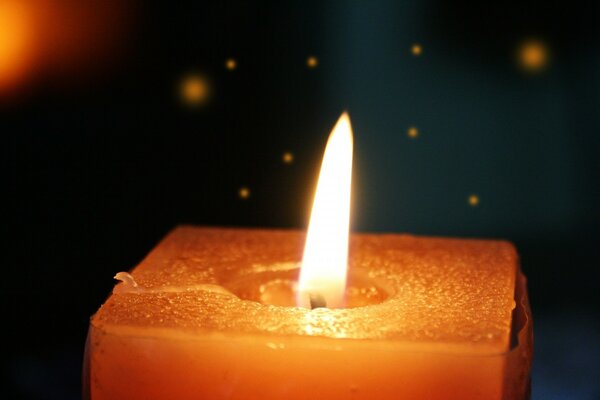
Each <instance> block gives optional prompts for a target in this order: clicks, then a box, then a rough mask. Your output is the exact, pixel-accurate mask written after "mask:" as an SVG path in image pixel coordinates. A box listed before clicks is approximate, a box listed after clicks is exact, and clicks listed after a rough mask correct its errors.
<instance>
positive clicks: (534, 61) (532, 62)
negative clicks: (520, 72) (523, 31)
mask: <svg viewBox="0 0 600 400" xmlns="http://www.w3.org/2000/svg"><path fill="white" fill-rule="evenodd" d="M517 57H518V62H519V65H520V66H521V68H522V69H524V70H525V71H528V72H539V71H541V70H543V69H544V68H546V66H547V65H548V59H549V51H548V47H547V46H546V45H545V44H544V43H543V42H541V41H539V40H535V39H530V40H526V41H524V42H523V43H521V44H520V45H519V47H518V50H517Z"/></svg>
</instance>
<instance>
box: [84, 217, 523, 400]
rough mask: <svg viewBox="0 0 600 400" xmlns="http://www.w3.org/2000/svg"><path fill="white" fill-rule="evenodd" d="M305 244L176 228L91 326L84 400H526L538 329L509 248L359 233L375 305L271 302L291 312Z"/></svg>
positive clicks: (294, 235)
mask: <svg viewBox="0 0 600 400" xmlns="http://www.w3.org/2000/svg"><path fill="white" fill-rule="evenodd" d="M303 238H304V236H303V235H302V233H300V232H289V231H287V232H284V231H259V230H227V229H208V228H192V227H184V228H179V229H177V230H176V231H174V232H173V233H172V234H171V235H169V237H167V239H165V240H164V241H163V242H162V243H161V244H160V245H159V246H158V247H157V248H156V249H155V250H153V252H152V253H151V254H150V255H149V257H148V258H147V259H146V260H145V261H144V262H143V263H142V264H141V265H140V266H139V267H137V268H136V269H135V270H134V271H132V273H131V275H132V278H134V281H131V280H128V279H125V283H120V284H118V285H117V287H116V288H115V290H114V291H113V295H112V296H111V297H110V298H109V299H108V300H107V301H106V303H105V304H104V305H103V306H102V308H101V309H100V310H99V311H98V313H97V314H96V315H95V316H94V317H93V318H92V320H91V323H90V330H89V334H88V340H87V344H86V353H85V354H86V356H85V361H84V399H93V400H105V399H110V400H121V399H123V400H125V399H127V400H138V399H140V400H141V399H144V400H146V399H154V400H162V399H165V400H166V399H173V398H176V399H178V400H187V399H190V400H191V399H197V398H210V399H228V400H235V399H240V400H241V399H244V400H249V399H262V400H267V399H282V398H285V399H287V400H304V399H305V398H307V397H310V398H329V399H336V398H352V399H355V400H363V399H364V400H367V399H369V400H370V399H374V398H376V399H378V400H388V399H390V400H391V399H398V398H402V399H405V400H416V399H419V400H420V399H438V398H439V399H441V398H443V399H446V398H457V399H461V400H526V399H528V398H529V396H530V369H531V354H532V348H533V336H532V319H531V311H530V308H529V302H528V298H527V290H526V280H525V278H524V276H523V275H522V274H521V273H520V272H519V268H518V262H517V260H518V259H517V256H516V253H515V251H514V248H513V247H512V246H511V245H510V244H508V243H506V242H499V241H481V240H462V239H440V238H419V237H413V236H406V235H356V236H354V237H353V238H352V239H351V240H352V243H353V244H352V245H351V246H352V247H351V249H354V250H353V251H351V257H350V271H355V273H357V274H359V275H360V274H363V275H364V276H362V278H364V279H365V283H360V284H359V283H357V282H358V280H357V279H354V283H351V284H350V287H351V288H352V287H354V288H356V291H357V292H358V293H359V294H360V296H359V297H361V296H362V297H361V298H362V299H363V300H364V299H365V298H367V297H368V296H369V293H371V292H374V293H376V294H377V295H376V296H374V297H371V298H370V299H369V300H368V302H370V303H369V304H367V305H364V306H359V307H355V308H348V309H322V308H319V309H315V310H307V309H304V308H298V307H295V306H289V307H286V306H281V305H272V303H271V302H270V301H267V300H268V297H269V296H270V298H273V299H279V298H288V299H294V292H293V290H292V289H290V287H289V282H293V281H294V280H295V277H296V275H297V260H298V258H297V257H298V254H299V251H298V249H301V248H302V244H303ZM281 260H284V261H285V262H284V263H283V264H281V265H286V267H285V268H279V267H278V268H279V269H278V268H273V266H276V265H278V264H277V262H280V261H281ZM281 265H280V266H281ZM264 266H267V267H264ZM351 274H352V273H351ZM252 276H253V278H250V277H252ZM351 276H352V275H351ZM352 280H353V278H349V282H350V281H352ZM134 282H135V285H134V284H133V283H134ZM381 283H383V284H381ZM373 285H374V286H376V287H378V288H379V289H381V290H372V288H373ZM286 286H287V287H288V289H287V290H288V291H287V292H285V290H284V288H285V287H286ZM388 286H389V287H390V288H391V289H389V290H388V289H387V287H388ZM261 288H262V291H261ZM384 288H385V290H384ZM281 290H283V291H284V293H283V294H282V293H280V291H281ZM351 291H352V289H350V290H349V292H348V293H350V292H351ZM382 293H383V295H382ZM265 295H268V296H267V297H264V296H265ZM261 296H262V297H261ZM378 296H382V297H378ZM386 296H387V297H386ZM348 297H349V298H350V297H351V296H350V295H348ZM373 299H375V300H373ZM515 306H516V308H514V311H513V307H515Z"/></svg>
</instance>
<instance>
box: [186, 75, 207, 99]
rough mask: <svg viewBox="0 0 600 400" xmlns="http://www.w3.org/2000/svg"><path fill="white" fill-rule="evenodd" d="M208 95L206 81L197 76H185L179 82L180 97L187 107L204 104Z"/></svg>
mask: <svg viewBox="0 0 600 400" xmlns="http://www.w3.org/2000/svg"><path fill="white" fill-rule="evenodd" d="M209 94H210V90H209V85H208V82H207V80H206V79H204V78H203V77H201V76H199V75H191V76H187V77H185V78H184V79H183V81H182V82H181V96H182V98H183V100H184V101H185V102H186V103H187V104H189V105H199V104H202V103H205V102H206V100H207V99H208V96H209Z"/></svg>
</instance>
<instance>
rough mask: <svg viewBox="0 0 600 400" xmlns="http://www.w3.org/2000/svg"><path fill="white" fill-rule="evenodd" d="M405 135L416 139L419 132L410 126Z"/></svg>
mask: <svg viewBox="0 0 600 400" xmlns="http://www.w3.org/2000/svg"><path fill="white" fill-rule="evenodd" d="M406 134H407V135H408V137H409V138H411V139H416V138H417V136H419V130H418V129H417V128H416V127H414V126H411V127H410V128H408V130H407V131H406Z"/></svg>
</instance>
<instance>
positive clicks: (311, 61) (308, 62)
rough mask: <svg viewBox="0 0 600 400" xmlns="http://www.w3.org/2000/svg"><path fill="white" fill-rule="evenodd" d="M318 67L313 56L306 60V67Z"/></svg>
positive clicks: (317, 61) (317, 62)
mask: <svg viewBox="0 0 600 400" xmlns="http://www.w3.org/2000/svg"><path fill="white" fill-rule="evenodd" d="M317 65H319V60H318V59H317V57H315V56H310V57H308V58H307V59H306V66H307V67H308V68H316V67H317Z"/></svg>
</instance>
